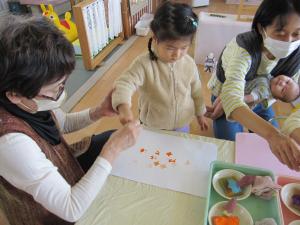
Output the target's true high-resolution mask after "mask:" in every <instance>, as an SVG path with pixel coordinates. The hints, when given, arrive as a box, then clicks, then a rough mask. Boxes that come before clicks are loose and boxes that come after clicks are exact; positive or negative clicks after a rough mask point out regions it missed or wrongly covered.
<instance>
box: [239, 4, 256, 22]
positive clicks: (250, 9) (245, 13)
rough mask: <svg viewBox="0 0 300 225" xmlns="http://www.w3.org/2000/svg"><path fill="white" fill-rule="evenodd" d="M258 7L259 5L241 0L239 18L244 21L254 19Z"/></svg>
mask: <svg viewBox="0 0 300 225" xmlns="http://www.w3.org/2000/svg"><path fill="white" fill-rule="evenodd" d="M257 8H258V6H257V5H246V4H245V0H240V4H239V7H238V13H237V14H238V17H237V20H238V21H244V22H249V21H252V20H253V16H254V14H255V12H256V10H257Z"/></svg>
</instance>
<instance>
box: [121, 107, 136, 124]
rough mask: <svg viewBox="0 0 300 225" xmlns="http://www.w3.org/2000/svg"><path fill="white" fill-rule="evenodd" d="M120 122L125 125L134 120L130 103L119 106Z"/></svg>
mask: <svg viewBox="0 0 300 225" xmlns="http://www.w3.org/2000/svg"><path fill="white" fill-rule="evenodd" d="M118 112H119V118H120V123H121V124H123V125H125V124H127V123H129V122H132V121H133V120H134V117H133V113H132V111H131V109H130V107H129V105H128V104H121V105H119V106H118Z"/></svg>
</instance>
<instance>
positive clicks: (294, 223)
mask: <svg viewBox="0 0 300 225" xmlns="http://www.w3.org/2000/svg"><path fill="white" fill-rule="evenodd" d="M289 225H300V220H294V221H292V222H290V223H289Z"/></svg>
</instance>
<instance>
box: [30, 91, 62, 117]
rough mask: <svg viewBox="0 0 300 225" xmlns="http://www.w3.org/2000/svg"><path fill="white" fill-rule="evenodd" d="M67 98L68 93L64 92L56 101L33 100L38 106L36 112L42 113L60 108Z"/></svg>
mask: <svg viewBox="0 0 300 225" xmlns="http://www.w3.org/2000/svg"><path fill="white" fill-rule="evenodd" d="M66 97H67V94H66V91H65V90H64V91H63V92H62V93H61V95H60V96H59V98H58V99H57V100H56V101H54V100H50V99H35V98H33V99H32V100H33V101H34V102H35V104H36V105H37V110H36V111H37V112H40V111H48V110H53V109H57V108H59V107H60V106H61V105H62V104H63V102H64V101H65V99H66Z"/></svg>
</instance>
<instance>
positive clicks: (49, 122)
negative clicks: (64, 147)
mask: <svg viewBox="0 0 300 225" xmlns="http://www.w3.org/2000/svg"><path fill="white" fill-rule="evenodd" d="M0 106H2V107H3V108H4V109H6V110H7V111H8V112H9V113H11V114H12V115H14V116H16V117H18V118H20V119H22V120H24V121H25V122H26V123H28V124H29V125H30V126H31V127H32V128H33V129H34V130H35V131H36V132H37V133H38V135H40V136H41V137H42V138H43V139H45V140H46V141H48V142H49V143H50V144H51V145H58V144H60V141H61V140H60V133H59V130H58V128H57V127H56V124H55V122H54V120H53V117H52V115H51V113H50V111H43V112H37V113H35V114H32V113H29V112H26V111H25V110H23V109H21V108H20V107H18V106H17V105H15V104H13V103H11V102H10V101H9V100H8V99H7V100H1V101H0Z"/></svg>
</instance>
